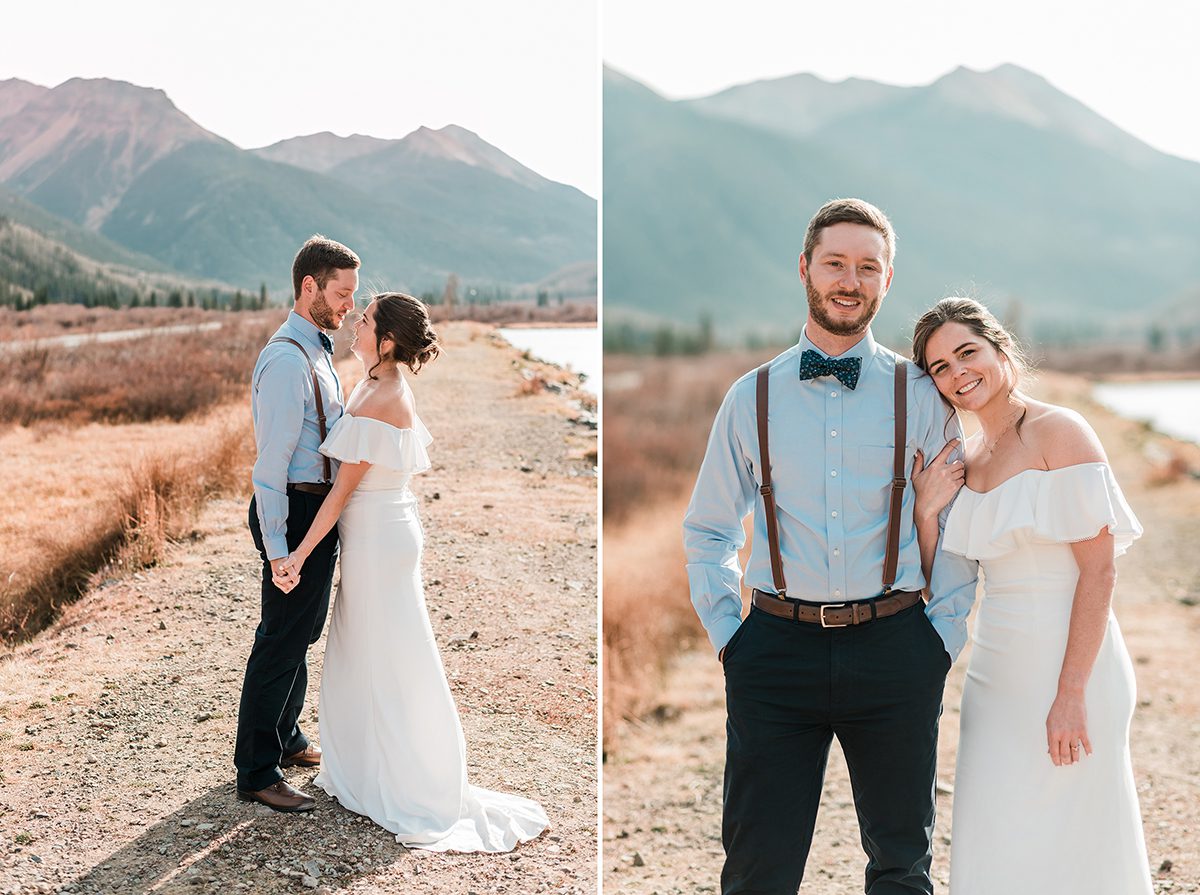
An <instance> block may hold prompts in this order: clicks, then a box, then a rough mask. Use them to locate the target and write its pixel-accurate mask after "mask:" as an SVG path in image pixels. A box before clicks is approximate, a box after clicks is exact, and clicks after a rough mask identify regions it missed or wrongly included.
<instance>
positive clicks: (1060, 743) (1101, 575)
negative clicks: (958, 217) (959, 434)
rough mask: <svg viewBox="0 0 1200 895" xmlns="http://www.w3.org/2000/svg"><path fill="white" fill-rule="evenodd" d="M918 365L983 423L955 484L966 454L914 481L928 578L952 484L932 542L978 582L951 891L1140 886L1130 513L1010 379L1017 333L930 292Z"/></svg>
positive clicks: (1016, 368) (1106, 893) (1096, 461)
mask: <svg viewBox="0 0 1200 895" xmlns="http://www.w3.org/2000/svg"><path fill="white" fill-rule="evenodd" d="M913 360H914V361H915V362H916V364H917V365H918V366H919V367H921V368H922V369H923V370H925V371H926V372H927V373H928V374H929V375H930V376H931V377H932V378H933V382H934V383H935V385H936V386H937V388H938V391H939V392H940V393H941V394H942V397H943V398H945V399H946V400H947V401H948V402H949V403H950V404H952V405H953V406H954V407H955V408H957V409H958V410H960V411H968V412H971V413H974V414H975V415H976V416H977V417H978V419H979V423H980V427H981V431H980V432H979V433H978V434H976V435H975V436H973V437H972V438H970V439H968V441H967V443H966V446H965V447H966V451H965V455H966V461H965V462H966V465H965V481H964V467H963V464H962V463H961V462H956V463H950V464H947V463H944V462H933V463H930V465H929V466H928V467H927V468H924V469H922V464H923V462H924V458H922V457H920V456H918V458H917V460H916V462H915V463H914V477H913V486H914V489H915V491H916V495H917V500H916V510H915V515H916V519H917V533H918V541H919V543H920V545H921V554H922V564H923V565H925V566H926V569H925V573H926V580H928V578H929V569H928V565H929V563H931V562H932V557H933V548H934V545H935V544H936V543H937V536H938V514H939V513H940V512H941V511H942V510H943V509H944V508H945V507H946V506H947V504H949V503H950V501H951V500H952V499H954V497H955V494H956V493H957V499H955V500H954V505H953V507H952V508H951V510H950V514H949V517H948V519H947V520H946V524H945V529H944V531H943V533H942V549H943V550H948V551H950V552H952V553H958V554H961V555H963V556H966V557H968V558H970V559H975V560H978V561H979V562H980V563H981V564H982V569H983V573H984V578H985V593H984V597H983V600H982V602H981V603H980V606H979V615H978V618H977V619H976V622H975V631H974V637H973V644H974V646H973V649H972V652H971V659H970V662H969V664H968V666H967V677H966V682H965V684H964V685H963V696H962V714H961V733H960V738H959V745H958V758H957V769H956V775H955V791H954V816H953V824H952V832H951V846H950V891H951V892H953V893H954V895H991V893H996V895H1000V893H1003V895H1011V893H1013V892H1022V893H1025V895H1064V893H1074V892H1087V893H1088V895H1150V893H1151V881H1150V868H1149V863H1148V860H1147V856H1146V845H1145V841H1144V839H1143V834H1142V820H1141V815H1140V813H1139V810H1138V799H1137V790H1136V789H1135V786H1134V779H1133V770H1132V766H1131V763H1130V756H1129V725H1130V720H1131V718H1132V716H1133V707H1134V702H1135V698H1134V678H1133V665H1132V663H1131V662H1130V661H1129V654H1128V652H1126V649H1125V642H1124V640H1123V639H1122V638H1121V629H1120V628H1119V627H1118V625H1117V620H1116V618H1115V617H1114V616H1113V614H1112V609H1111V604H1112V595H1113V587H1114V584H1115V582H1116V572H1115V569H1114V562H1113V560H1114V558H1115V557H1116V556H1120V555H1121V554H1122V553H1124V552H1125V550H1126V549H1127V548H1128V547H1129V545H1130V544H1132V543H1133V541H1134V539H1135V538H1137V537H1139V536H1140V535H1141V533H1142V529H1141V526H1140V525H1139V524H1138V521H1137V519H1136V518H1135V517H1134V515H1133V512H1132V510H1130V508H1129V505H1128V504H1127V503H1126V502H1125V497H1124V495H1123V494H1122V493H1121V488H1120V486H1119V485H1118V484H1117V482H1116V479H1115V478H1114V477H1113V473H1112V470H1111V469H1110V468H1109V466H1108V462H1107V459H1106V457H1105V455H1104V449H1103V448H1102V447H1101V446H1100V442H1099V440H1098V439H1097V438H1096V433H1095V432H1093V431H1092V428H1091V427H1090V426H1089V425H1088V424H1087V422H1085V421H1084V419H1083V418H1082V417H1081V416H1079V415H1078V414H1076V413H1075V412H1073V411H1071V410H1068V409H1066V408H1063V407H1056V406H1054V405H1052V404H1045V403H1043V402H1041V401H1035V400H1033V399H1032V398H1030V397H1028V396H1026V395H1024V394H1023V393H1021V392H1020V391H1019V390H1018V386H1019V385H1020V373H1021V370H1022V363H1021V357H1020V354H1019V352H1018V350H1017V346H1016V345H1015V344H1014V342H1013V339H1012V337H1011V336H1010V335H1009V333H1008V332H1007V331H1005V329H1004V328H1003V327H1002V326H1001V325H1000V323H999V322H998V321H997V320H996V318H995V317H994V316H992V314H991V313H990V312H989V311H988V310H987V309H986V308H985V307H983V306H982V305H981V304H979V303H978V302H975V301H972V300H970V299H965V298H947V299H943V300H942V301H940V302H938V303H937V304H936V305H935V306H934V307H933V308H932V309H931V310H929V311H928V312H926V313H925V315H924V316H923V317H921V319H920V320H919V321H917V325H916V329H915V331H914V333H913ZM944 453H946V452H943V454H944ZM939 459H941V458H939ZM960 487H961V491H960V490H959V489H960Z"/></svg>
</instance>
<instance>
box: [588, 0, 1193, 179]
mask: <svg viewBox="0 0 1200 895" xmlns="http://www.w3.org/2000/svg"><path fill="white" fill-rule="evenodd" d="M601 7H602V13H601V15H602V20H603V35H604V37H603V53H604V59H605V61H606V62H608V63H609V64H611V65H613V66H615V67H616V68H618V69H620V70H621V71H623V72H624V73H626V74H628V75H630V76H632V77H634V78H636V79H637V80H639V81H642V82H643V83H645V84H647V85H648V86H650V87H652V88H654V89H655V90H657V91H658V92H659V93H662V94H663V95H665V96H668V97H670V98H672V99H679V98H683V97H694V96H702V95H705V94H709V93H713V92H715V91H717V90H720V89H721V88H724V87H728V86H730V85H733V84H739V83H744V82H747V81H754V80H759V79H762V78H769V77H779V76H782V75H789V74H794V73H796V72H801V71H804V72H811V73H813V74H816V75H819V76H820V77H823V78H825V79H827V80H841V79H843V78H846V77H849V76H857V77H861V78H869V79H871V80H876V81H883V82H886V83H890V84H903V85H912V84H928V83H929V82H931V81H933V80H935V79H936V78H938V77H939V76H940V75H943V74H945V73H946V72H948V71H951V70H952V69H954V68H956V67H957V66H959V65H966V66H968V67H970V68H973V69H977V70H979V69H989V68H993V67H995V66H997V65H1000V64H1001V63H1005V62H1012V63H1015V64H1017V65H1020V66H1022V67H1023V68H1027V69H1030V70H1032V71H1034V72H1036V73H1038V74H1040V75H1042V76H1043V77H1045V78H1046V79H1047V80H1049V81H1050V82H1051V83H1052V84H1054V86H1056V87H1058V88H1059V89H1060V90H1062V91H1064V92H1065V93H1068V94H1070V95H1071V96H1073V97H1075V98H1076V99H1078V100H1080V101H1081V102H1083V103H1085V104H1086V105H1088V106H1090V107H1091V108H1092V109H1093V110H1095V111H1097V112H1099V113H1100V114H1102V115H1103V116H1104V117H1106V118H1108V119H1109V120H1110V121H1112V122H1113V123H1114V124H1116V125H1118V126H1119V127H1121V128H1123V129H1124V130H1126V131H1128V132H1129V133H1131V134H1133V135H1134V136H1136V137H1138V138H1140V139H1141V140H1143V141H1145V142H1147V143H1149V144H1150V145H1151V146H1154V147H1155V148H1157V149H1161V150H1163V151H1166V152H1170V153H1173V154H1175V155H1181V156H1183V157H1185V158H1190V159H1196V160H1200V116H1197V115H1196V113H1195V108H1196V97H1195V91H1196V88H1197V86H1200V46H1198V45H1197V42H1198V41H1200V4H1198V3H1194V2H1182V0H1169V2H1168V0H1142V2H1141V3H1139V4H1136V5H1135V4H1133V3H1120V4H1117V3H1111V4H1109V3H1097V2H1094V0H1093V2H1087V3H1085V2H1079V0H1066V2H1063V0H1005V2H1004V3H986V4H985V3H964V2H962V0H954V2H951V0H916V2H913V3H897V2H895V0H856V2H854V3H849V4H838V3H834V2H832V0H825V2H822V3H813V2H803V3H781V2H778V0H739V2H738V3H737V4H729V5H723V7H722V8H723V12H722V14H720V15H718V14H716V13H713V12H710V11H709V9H710V8H711V7H705V6H704V5H698V4H695V3H694V2H684V0H601Z"/></svg>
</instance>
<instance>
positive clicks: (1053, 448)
mask: <svg viewBox="0 0 1200 895" xmlns="http://www.w3.org/2000/svg"><path fill="white" fill-rule="evenodd" d="M1022 429H1023V432H1022V435H1026V437H1027V439H1028V442H1029V444H1030V446H1031V447H1033V448H1034V449H1035V450H1037V451H1038V452H1039V453H1040V454H1041V455H1042V459H1043V460H1044V461H1045V463H1046V468H1047V469H1061V468H1062V467H1064V466H1078V465H1079V464H1080V463H1107V462H1108V457H1107V456H1106V455H1105V453H1104V446H1103V445H1102V444H1101V443H1100V438H1099V437H1098V436H1097V435H1096V430H1095V429H1093V428H1092V426H1091V424H1090V423H1088V421H1087V420H1086V419H1085V418H1084V417H1083V415H1082V414H1080V413H1078V412H1077V411H1075V410H1072V409H1071V408H1069V407H1061V406H1059V405H1057V404H1047V403H1045V402H1042V401H1030V402H1029V409H1028V412H1027V413H1026V418H1025V422H1024V424H1023V426H1022Z"/></svg>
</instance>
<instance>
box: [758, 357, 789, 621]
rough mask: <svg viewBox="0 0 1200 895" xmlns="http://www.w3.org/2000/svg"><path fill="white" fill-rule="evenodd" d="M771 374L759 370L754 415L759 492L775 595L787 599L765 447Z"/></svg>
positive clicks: (763, 368) (764, 367)
mask: <svg viewBox="0 0 1200 895" xmlns="http://www.w3.org/2000/svg"><path fill="white" fill-rule="evenodd" d="M770 374H771V365H770V363H765V364H763V365H762V366H761V367H759V368H758V381H757V383H756V386H757V388H756V395H757V401H758V406H757V411H756V413H757V416H758V457H759V466H760V467H761V472H762V487H761V488H759V489H758V490H759V492H761V494H762V498H763V504H764V505H765V507H766V517H767V541H768V542H769V546H770V548H771V577H772V578H773V579H774V581H775V594H776V595H777V596H779V597H781V598H782V597H786V596H787V584H786V583H785V582H784V580H783V557H782V556H781V555H780V553H779V520H778V518H777V515H778V514H777V513H776V512H775V490H774V489H773V488H772V487H771V456H770V450H769V448H768V446H767V391H768V377H769V376H770Z"/></svg>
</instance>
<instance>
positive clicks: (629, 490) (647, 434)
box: [603, 352, 774, 599]
mask: <svg viewBox="0 0 1200 895" xmlns="http://www.w3.org/2000/svg"><path fill="white" fill-rule="evenodd" d="M773 354H774V352H759V353H744V352H738V353H731V354H712V355H706V356H704V357H703V358H681V357H674V358H671V357H668V358H657V357H656V358H648V357H631V356H623V355H617V356H612V355H610V356H608V357H605V359H604V431H603V438H604V518H605V520H606V521H610V520H611V521H613V522H621V521H622V520H624V519H625V518H626V517H627V516H628V515H629V514H630V513H632V512H634V511H635V510H636V509H637V508H639V507H644V506H645V505H646V504H648V503H654V502H655V501H657V500H659V499H660V498H667V499H675V498H676V497H677V495H678V494H679V493H680V492H684V491H686V492H689V493H690V490H691V486H692V483H693V482H694V481H695V478H696V470H698V469H699V468H700V461H701V460H702V459H703V458H704V448H705V445H706V444H707V443H708V433H709V430H710V429H711V428H712V421H713V416H714V414H715V413H716V411H717V407H719V406H720V404H721V399H722V398H724V397H725V393H726V392H727V391H728V390H729V387H730V386H731V385H732V384H733V382H734V380H735V379H737V378H738V377H739V376H741V375H742V374H743V373H745V372H746V371H748V370H752V369H754V368H755V367H756V366H757V365H758V364H760V363H762V362H763V361H765V360H767V359H768V358H769V357H771V356H773ZM684 499H685V500H686V497H685V498H684ZM607 531H608V530H607V529H606V530H605V534H607ZM606 599H607V597H606Z"/></svg>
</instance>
